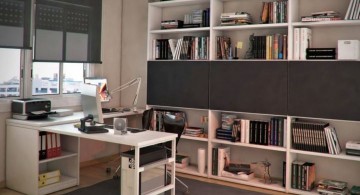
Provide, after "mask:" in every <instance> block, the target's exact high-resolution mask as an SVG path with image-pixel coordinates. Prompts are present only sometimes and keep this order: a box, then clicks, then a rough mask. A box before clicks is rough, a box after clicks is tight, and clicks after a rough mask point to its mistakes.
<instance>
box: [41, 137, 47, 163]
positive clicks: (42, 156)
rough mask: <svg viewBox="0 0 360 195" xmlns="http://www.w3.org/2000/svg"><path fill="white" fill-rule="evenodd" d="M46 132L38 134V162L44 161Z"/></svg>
mask: <svg viewBox="0 0 360 195" xmlns="http://www.w3.org/2000/svg"><path fill="white" fill-rule="evenodd" d="M46 157H47V156H46V132H45V131H40V132H39V160H43V159H46Z"/></svg>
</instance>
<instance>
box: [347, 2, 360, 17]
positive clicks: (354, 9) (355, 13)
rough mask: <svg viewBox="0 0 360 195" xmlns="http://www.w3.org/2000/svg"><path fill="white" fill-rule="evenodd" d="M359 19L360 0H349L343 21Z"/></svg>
mask: <svg viewBox="0 0 360 195" xmlns="http://www.w3.org/2000/svg"><path fill="white" fill-rule="evenodd" d="M359 19H360V0H351V1H350V3H349V7H348V9H347V11H346V15H345V20H359Z"/></svg>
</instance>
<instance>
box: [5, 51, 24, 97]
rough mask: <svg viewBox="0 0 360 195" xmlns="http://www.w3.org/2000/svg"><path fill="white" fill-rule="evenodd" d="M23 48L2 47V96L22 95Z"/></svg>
mask: <svg viewBox="0 0 360 195" xmlns="http://www.w3.org/2000/svg"><path fill="white" fill-rule="evenodd" d="M20 59H21V50H20V49H6V48H0V70H1V71H0V98H5V97H19V96H20V72H21V60H20Z"/></svg>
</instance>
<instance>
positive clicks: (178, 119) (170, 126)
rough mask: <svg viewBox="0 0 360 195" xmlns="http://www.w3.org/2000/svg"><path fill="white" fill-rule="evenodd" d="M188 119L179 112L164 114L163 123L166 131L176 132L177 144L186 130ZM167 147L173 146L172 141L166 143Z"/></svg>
mask: <svg viewBox="0 0 360 195" xmlns="http://www.w3.org/2000/svg"><path fill="white" fill-rule="evenodd" d="M185 124H186V120H185V117H183V115H182V114H181V112H179V113H165V114H164V115H163V125H164V130H165V132H168V133H176V134H177V138H176V146H177V144H178V143H179V140H180V137H181V135H182V134H183V132H184V128H185ZM166 147H168V148H171V142H170V143H166Z"/></svg>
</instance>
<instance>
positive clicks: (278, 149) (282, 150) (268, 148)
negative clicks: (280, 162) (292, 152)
mask: <svg viewBox="0 0 360 195" xmlns="http://www.w3.org/2000/svg"><path fill="white" fill-rule="evenodd" d="M211 142H213V143H217V144H226V145H232V146H242V147H248V148H258V149H263V150H272V151H280V152H286V148H284V147H280V146H264V145H257V144H247V143H240V142H231V141H227V140H220V139H213V140H211Z"/></svg>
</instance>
